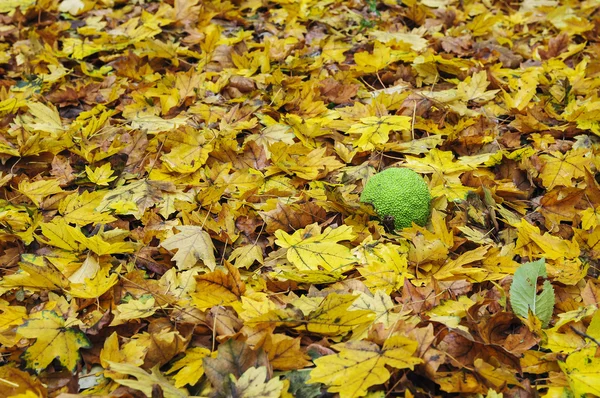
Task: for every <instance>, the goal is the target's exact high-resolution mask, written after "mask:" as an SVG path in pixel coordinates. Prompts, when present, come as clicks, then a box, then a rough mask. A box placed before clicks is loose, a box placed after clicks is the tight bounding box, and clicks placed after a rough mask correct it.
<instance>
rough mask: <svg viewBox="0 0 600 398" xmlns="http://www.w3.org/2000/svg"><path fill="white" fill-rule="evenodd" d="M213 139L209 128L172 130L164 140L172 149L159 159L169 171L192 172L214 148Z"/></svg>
mask: <svg viewBox="0 0 600 398" xmlns="http://www.w3.org/2000/svg"><path fill="white" fill-rule="evenodd" d="M213 140H214V136H213V134H212V133H211V132H210V131H209V130H194V129H192V128H186V129H185V130H184V131H182V130H181V129H180V130H175V131H172V132H170V133H169V135H168V138H167V140H166V142H165V146H166V147H167V148H170V147H171V148H172V149H171V151H170V152H169V153H167V154H166V155H163V156H161V159H162V161H163V162H164V164H165V166H166V168H167V169H168V170H169V171H171V172H177V173H184V174H187V173H193V172H195V171H196V170H198V169H199V168H200V167H202V165H204V163H205V162H206V159H208V154H209V153H210V152H211V151H212V150H213V149H214V145H213Z"/></svg>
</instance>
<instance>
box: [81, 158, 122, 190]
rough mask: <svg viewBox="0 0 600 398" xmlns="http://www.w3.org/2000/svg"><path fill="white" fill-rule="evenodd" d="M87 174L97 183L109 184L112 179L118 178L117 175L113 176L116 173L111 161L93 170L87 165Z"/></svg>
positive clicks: (101, 184)
mask: <svg viewBox="0 0 600 398" xmlns="http://www.w3.org/2000/svg"><path fill="white" fill-rule="evenodd" d="M85 174H86V175H87V178H88V180H90V181H91V182H93V183H94V184H96V185H100V186H103V185H108V183H110V182H111V181H114V180H116V179H117V176H114V177H111V176H112V175H113V174H114V171H113V169H112V168H111V167H110V163H104V164H103V165H102V166H100V167H96V168H95V169H93V170H92V168H91V167H90V166H85Z"/></svg>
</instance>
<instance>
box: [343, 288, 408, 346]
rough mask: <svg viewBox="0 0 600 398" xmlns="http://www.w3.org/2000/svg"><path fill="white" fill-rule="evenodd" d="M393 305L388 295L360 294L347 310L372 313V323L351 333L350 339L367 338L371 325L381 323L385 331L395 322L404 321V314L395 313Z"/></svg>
mask: <svg viewBox="0 0 600 398" xmlns="http://www.w3.org/2000/svg"><path fill="white" fill-rule="evenodd" d="M395 308H396V307H395V306H394V303H393V302H392V299H391V298H390V296H389V294H388V293H385V292H384V291H383V290H377V291H376V292H375V293H374V294H373V295H370V294H367V293H361V294H360V296H359V297H358V299H356V301H354V302H353V303H352V305H351V306H350V307H349V309H352V310H366V311H373V313H374V314H375V316H374V317H373V321H372V323H365V324H363V325H361V326H360V327H358V328H356V329H355V330H354V331H353V332H352V339H353V340H358V339H363V338H365V337H367V333H368V331H369V328H370V327H371V325H374V324H376V323H381V324H383V326H384V327H385V328H386V329H389V328H391V327H392V326H393V325H394V324H395V323H396V322H398V321H399V320H401V319H405V318H406V317H405V314H402V313H398V312H395V311H394V309H395Z"/></svg>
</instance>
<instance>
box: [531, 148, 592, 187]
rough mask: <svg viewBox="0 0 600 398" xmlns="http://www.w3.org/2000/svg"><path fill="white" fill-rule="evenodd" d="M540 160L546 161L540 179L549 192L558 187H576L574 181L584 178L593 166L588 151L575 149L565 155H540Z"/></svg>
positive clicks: (559, 153) (558, 153)
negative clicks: (587, 169)
mask: <svg viewBox="0 0 600 398" xmlns="http://www.w3.org/2000/svg"><path fill="white" fill-rule="evenodd" d="M540 159H542V160H543V161H544V167H543V168H542V171H541V172H540V177H541V178H542V183H543V184H544V186H545V187H546V188H547V189H548V190H550V189H552V188H554V187H555V186H558V185H563V186H565V187H572V186H574V185H573V180H574V179H575V180H576V179H578V178H583V177H584V176H585V169H586V167H588V168H589V167H591V165H592V158H591V157H590V154H589V152H588V150H587V149H573V150H570V151H568V152H566V153H564V154H563V153H561V152H558V151H556V152H551V153H550V154H549V155H540Z"/></svg>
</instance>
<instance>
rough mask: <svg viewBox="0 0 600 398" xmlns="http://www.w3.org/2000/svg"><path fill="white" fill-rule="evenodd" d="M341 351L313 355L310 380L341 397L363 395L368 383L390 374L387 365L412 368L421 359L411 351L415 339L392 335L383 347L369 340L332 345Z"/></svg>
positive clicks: (380, 380) (381, 381)
mask: <svg viewBox="0 0 600 398" xmlns="http://www.w3.org/2000/svg"><path fill="white" fill-rule="evenodd" d="M334 348H335V349H337V350H339V351H340V352H339V353H338V354H335V355H327V356H323V357H320V358H317V359H315V361H314V362H315V364H316V365H317V367H316V368H315V369H313V370H312V371H311V372H310V380H309V381H308V382H309V383H324V384H326V385H327V386H328V389H327V391H329V392H332V393H334V392H337V393H339V394H340V398H353V397H362V396H364V395H366V394H367V391H368V389H369V387H371V386H374V385H377V384H383V383H385V382H386V381H387V380H388V379H389V378H390V375H391V374H390V372H389V370H388V369H387V367H386V366H391V367H394V368H396V369H407V368H408V369H413V368H414V366H415V365H418V364H420V363H422V362H423V361H422V360H421V359H420V358H416V357H413V356H412V355H413V354H414V353H415V351H416V350H417V342H416V341H414V340H410V339H408V338H406V337H403V336H399V335H394V336H392V337H390V338H388V339H387V340H386V341H385V343H384V346H383V348H380V347H379V346H378V345H377V344H375V343H372V342H370V341H365V340H361V341H351V342H348V343H340V344H336V345H334Z"/></svg>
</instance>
